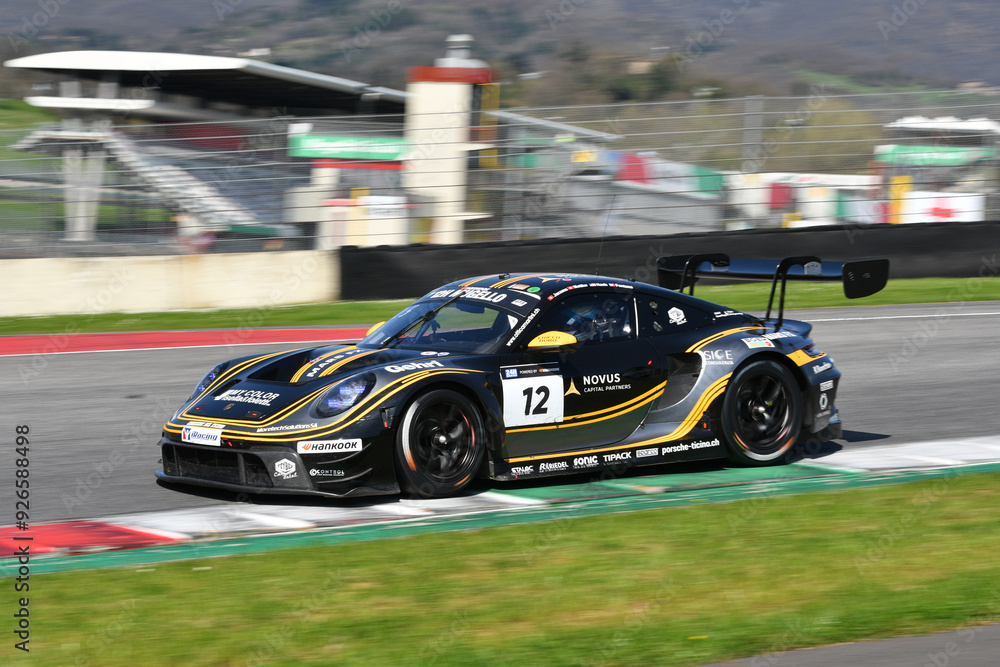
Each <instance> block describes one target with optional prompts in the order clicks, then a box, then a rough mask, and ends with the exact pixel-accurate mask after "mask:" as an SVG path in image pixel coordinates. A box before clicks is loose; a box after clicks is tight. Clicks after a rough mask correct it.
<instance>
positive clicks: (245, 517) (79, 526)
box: [0, 491, 546, 555]
mask: <svg viewBox="0 0 1000 667" xmlns="http://www.w3.org/2000/svg"><path fill="white" fill-rule="evenodd" d="M544 504H546V503H545V501H541V500H534V499H531V498H520V497H517V496H511V495H506V494H502V493H495V492H492V491H486V492H483V493H477V494H470V495H466V496H458V497H455V498H440V499H434V500H412V499H401V498H390V499H379V500H378V501H375V502H369V503H364V504H361V503H358V504H352V505H349V506H342V507H332V506H326V507H324V506H312V505H251V504H247V503H232V504H230V505H213V506H209V507H197V508H191V509H180V510H165V511H160V512H142V513H137V514H125V515H121V516H113V517H105V518H99V519H94V520H86V521H69V522H64V523H53V524H39V525H33V526H32V527H31V532H30V535H31V537H32V542H31V553H32V554H60V555H73V554H81V553H93V552H97V551H111V550H115V549H134V548H139V547H151V546H160V545H165V544H171V543H177V542H188V541H192V540H213V539H223V538H227V537H250V536H255V535H266V534H270V533H286V532H290V531H300V530H311V529H316V528H346V527H351V526H359V525H374V524H379V523H384V522H389V521H397V522H398V521H420V520H425V519H428V518H432V517H433V518H436V517H442V516H459V515H467V514H478V513H482V512H495V511H499V510H509V509H514V508H517V507H525V506H537V505H544ZM25 534H26V533H24V532H23V531H20V530H17V529H16V528H15V527H13V526H10V527H4V528H0V550H2V551H0V553H5V554H16V553H17V548H16V547H17V545H18V544H21V545H23V544H24V542H21V541H18V540H16V539H15V538H17V537H24V536H25Z"/></svg>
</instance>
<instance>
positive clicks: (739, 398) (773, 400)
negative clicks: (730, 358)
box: [720, 359, 802, 466]
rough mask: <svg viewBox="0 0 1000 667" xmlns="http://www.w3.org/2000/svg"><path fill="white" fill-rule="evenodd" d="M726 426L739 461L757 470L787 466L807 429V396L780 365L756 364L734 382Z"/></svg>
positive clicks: (725, 407)
mask: <svg viewBox="0 0 1000 667" xmlns="http://www.w3.org/2000/svg"><path fill="white" fill-rule="evenodd" d="M720 422H721V424H722V435H723V437H724V439H725V443H726V449H727V450H728V451H729V458H731V459H732V460H733V461H736V462H737V463H741V464H744V465H754V466H761V465H772V464H776V463H781V462H782V461H783V460H784V457H785V455H786V454H787V453H788V451H789V450H790V449H791V448H792V445H794V444H795V439H796V437H797V435H798V433H799V430H800V428H801V427H802V393H801V392H800V391H799V387H798V384H797V383H796V382H795V378H794V377H793V376H792V374H791V372H790V371H789V370H788V369H787V368H785V367H784V366H782V365H781V364H780V363H778V362H776V361H771V360H769V359H765V360H762V361H755V362H753V363H751V364H748V365H746V366H744V367H743V368H741V369H740V370H738V371H737V372H736V374H735V375H734V376H733V378H732V380H730V382H729V386H728V387H727V388H726V394H725V396H724V397H723V399H722V408H721V414H720Z"/></svg>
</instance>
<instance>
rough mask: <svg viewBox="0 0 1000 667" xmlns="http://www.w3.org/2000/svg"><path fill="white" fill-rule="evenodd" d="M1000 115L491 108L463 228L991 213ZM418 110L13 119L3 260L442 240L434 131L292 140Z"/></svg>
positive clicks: (653, 229) (733, 102)
mask: <svg viewBox="0 0 1000 667" xmlns="http://www.w3.org/2000/svg"><path fill="white" fill-rule="evenodd" d="M914 117H920V118H921V119H915V118H914ZM996 118H1000V97H997V96H994V91H990V90H985V91H939V92H914V93H897V94H891V95H889V94H877V95H831V94H828V93H827V92H826V91H825V90H824V89H823V88H821V87H817V88H814V90H813V91H812V94H811V95H809V96H807V97H796V98H763V97H753V98H743V99H727V100H714V99H694V100H685V101H673V102H660V103H647V104H628V105H601V106H577V107H550V108H533V109H508V110H505V112H504V113H503V114H500V115H498V117H492V118H491V117H489V114H487V113H486V112H483V113H480V114H474V117H473V123H474V126H473V127H471V128H470V130H469V133H468V135H469V136H468V141H469V142H470V144H469V152H468V160H466V161H464V164H463V165H462V166H461V169H462V170H463V172H464V178H465V182H466V188H465V199H464V201H463V202H459V203H460V204H461V206H460V207H459V208H460V209H461V210H462V211H463V213H462V214H461V215H462V220H463V225H464V232H463V237H462V238H463V240H464V241H467V242H474V241H497V240H516V239H531V238H545V237H565V238H581V237H594V236H602V235H646V234H657V235H662V234H672V233H683V232H704V231H713V230H722V229H734V228H750V227H776V226H806V225H822V224H838V223H840V224H842V223H883V222H886V223H919V222H929V221H952V222H956V224H958V223H960V222H964V221H972V220H984V219H985V220H991V219H995V218H996V216H997V213H998V208H1000V200H998V197H997V192H998V185H1000V177H998V169H997V166H998V164H1000V158H998V145H997V144H998V140H1000V124H997V123H995V122H993V121H992V120H991V119H996ZM904 119H905V120H904ZM976 119H980V120H976ZM404 123H405V120H404V118H403V117H386V116H378V117H376V116H370V117H337V118H289V117H274V118H266V119H259V120H245V121H231V122H230V121H227V122H214V123H169V124H137V123H129V124H121V125H111V124H110V123H106V122H104V123H102V122H100V121H90V120H88V121H86V122H83V121H65V122H63V123H61V124H55V125H51V126H47V127H38V128H30V129H25V130H21V131H8V132H3V133H0V257H31V256H54V255H88V254H89V255H109V254H157V253H190V252H208V251H229V250H269V249H279V248H281V249H296V248H314V247H323V248H329V247H337V246H339V245H343V244H352V245H379V244H385V243H393V244H395V243H400V242H404V243H407V242H408V243H415V242H429V241H433V240H434V237H433V228H434V225H435V217H436V216H437V215H438V213H437V211H438V210H439V204H440V203H441V202H440V196H441V195H440V191H438V190H437V189H436V188H435V187H434V186H433V185H426V184H424V185H420V184H417V185H414V181H412V180H410V179H409V176H408V174H407V169H408V165H409V164H412V163H411V162H410V161H411V160H412V159H413V158H414V157H415V156H416V157H419V158H420V159H422V160H423V161H424V163H425V167H424V168H425V170H426V169H427V167H426V164H427V163H429V164H430V165H431V166H430V169H431V171H433V170H434V169H435V167H434V164H435V162H434V161H435V159H436V158H435V155H436V151H435V148H436V147H435V146H434V145H433V144H428V145H414V144H412V143H410V144H405V150H404V151H403V154H401V155H398V156H395V157H394V158H393V159H391V160H378V159H373V158H371V157H370V156H369V157H360V158H359V157H354V158H345V159H340V158H338V159H333V160H330V159H324V158H322V157H309V156H304V155H302V154H301V152H299V153H298V154H295V151H290V149H289V146H290V142H291V141H292V139H291V138H292V137H295V136H298V135H301V134H302V133H307V134H309V135H312V136H320V137H323V136H326V137H339V138H341V139H342V138H344V137H348V138H349V137H356V138H358V139H359V141H369V142H370V141H372V140H375V139H387V140H393V141H397V142H400V141H401V139H402V138H403V137H404V131H403V128H404ZM584 130H586V131H584ZM400 145H403V144H400ZM445 162H446V161H445V160H443V159H442V160H441V162H440V165H441V166H440V168H441V169H442V170H443V169H444V168H445V166H444V165H445ZM448 164H449V165H453V164H454V162H453V161H452V162H448ZM393 165H395V166H393ZM449 168H454V167H449ZM433 180H434V179H433V178H431V179H429V180H427V179H425V180H424V181H422V182H423V183H428V182H430V183H432V182H433ZM451 210H454V207H452V209H451ZM449 215H454V214H453V213H452V214H449Z"/></svg>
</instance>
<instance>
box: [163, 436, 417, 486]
mask: <svg viewBox="0 0 1000 667" xmlns="http://www.w3.org/2000/svg"><path fill="white" fill-rule="evenodd" d="M159 444H160V451H161V455H162V461H163V469H162V470H158V471H156V477H157V479H159V480H161V481H163V482H169V483H174V484H190V485H194V486H207V487H212V488H218V489H226V490H229V491H238V492H243V493H250V494H281V495H313V496H324V497H332V498H347V497H354V496H366V495H384V494H392V493H399V485H398V484H397V482H396V479H395V474H394V472H393V468H392V463H391V460H390V461H389V465H388V468H386V467H385V466H375V465H371V459H372V458H373V455H374V453H375V452H374V451H372V450H369V451H367V452H363V453H362V454H363V455H361V456H356V457H348V458H349V460H341V461H324V460H317V459H319V458H321V459H326V458H329V457H328V456H322V457H317V456H311V457H306V458H308V459H309V460H304V459H303V456H302V455H300V454H297V453H296V452H295V450H294V449H291V448H287V447H281V446H266V447H254V448H253V449H220V448H218V447H209V446H204V445H195V444H190V443H179V442H176V441H173V440H170V439H167V438H163V439H161V440H160V443H159ZM373 449H374V448H373Z"/></svg>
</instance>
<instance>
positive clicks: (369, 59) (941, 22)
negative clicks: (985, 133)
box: [0, 0, 1000, 104]
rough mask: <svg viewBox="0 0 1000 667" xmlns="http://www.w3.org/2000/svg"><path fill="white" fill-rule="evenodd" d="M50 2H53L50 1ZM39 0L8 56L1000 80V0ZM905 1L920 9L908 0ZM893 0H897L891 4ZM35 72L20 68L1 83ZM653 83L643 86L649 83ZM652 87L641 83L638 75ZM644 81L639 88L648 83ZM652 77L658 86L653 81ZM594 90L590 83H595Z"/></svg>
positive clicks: (613, 92)
mask: <svg viewBox="0 0 1000 667" xmlns="http://www.w3.org/2000/svg"><path fill="white" fill-rule="evenodd" d="M42 4H44V3H42ZM51 4H52V6H53V7H55V8H56V9H55V10H50V12H52V13H53V15H52V16H48V15H44V14H40V13H39V7H40V6H41V5H40V4H39V3H37V2H35V0H12V1H10V2H6V3H4V4H3V5H0V30H2V32H3V33H4V34H5V35H6V36H7V39H5V40H0V57H3V59H5V60H6V59H8V58H11V57H15V56H18V55H26V54H28V53H37V52H44V51H55V50H67V49H79V48H112V49H137V50H167V51H180V52H188V53H204V54H219V55H235V54H237V53H240V52H245V51H248V50H250V49H255V48H256V49H259V48H270V49H271V50H272V55H271V56H270V57H269V59H270V60H272V61H273V62H277V63H281V64H286V65H290V66H294V67H302V68H307V69H313V70H317V71H322V72H326V73H330V74H335V75H339V76H346V77H351V78H358V79H361V80H366V81H374V82H378V83H380V84H383V85H390V86H402V85H403V84H404V68H405V66H407V65H412V64H429V63H431V62H432V60H433V59H434V58H435V57H437V56H440V55H441V54H442V50H443V40H444V38H445V37H446V36H447V35H448V34H452V33H459V32H467V33H471V34H473V35H474V36H475V37H476V39H477V47H476V49H477V51H476V56H477V57H480V58H482V59H484V60H487V61H489V62H490V63H491V64H492V65H494V66H495V67H497V68H498V69H499V70H500V71H501V73H502V74H503V75H504V76H505V77H507V78H511V79H512V78H513V77H514V75H515V74H519V73H527V72H536V71H544V72H546V73H547V74H546V76H545V81H546V83H545V84H544V85H535V86H529V85H525V86H523V87H522V88H521V89H520V90H515V91H513V94H514V97H515V98H516V99H517V101H518V102H522V103H531V104H544V103H547V102H549V103H563V102H571V101H577V102H579V101H614V100H616V99H645V98H650V97H655V98H659V97H666V96H670V95H674V96H683V95H685V94H687V92H688V91H687V90H686V88H689V87H690V86H693V85H704V84H706V83H708V84H711V83H713V82H716V81H717V82H722V85H721V88H722V89H723V91H722V92H723V93H725V94H747V93H748V92H764V93H774V94H783V93H789V92H800V91H801V90H803V89H804V88H803V87H804V86H807V84H808V83H809V81H810V80H811V78H812V77H814V76H815V75H816V73H827V74H837V75H842V76H845V77H847V79H849V80H850V81H851V82H853V83H856V84H858V85H862V86H875V87H879V86H892V87H900V86H909V85H930V86H949V85H953V84H955V83H957V82H960V81H967V80H986V81H991V82H1000V76H998V75H997V74H996V71H995V67H994V63H995V62H996V61H997V60H998V59H1000V43H998V42H997V41H996V40H995V39H992V37H993V33H995V32H996V28H997V27H998V26H1000V3H997V2H995V1H993V0H951V1H949V2H924V1H923V0H913V2H912V3H910V2H908V3H896V4H893V3H890V2H886V3H871V2H869V1H868V0H842V1H841V2H839V3H830V2H829V1H828V0H709V1H705V0H545V1H543V2H535V1H534V0H494V1H493V2H489V3H486V2H470V3H462V4H459V3H450V4H446V3H438V2H430V1H428V0H271V1H266V0H211V2H209V1H208V0H175V1H174V2H171V3H163V2H153V1H152V0H89V1H88V2H87V3H66V4H65V5H63V4H60V3H57V2H52V3H51ZM902 5H906V7H907V8H908V9H910V10H911V12H912V13H911V14H907V13H906V12H905V11H904V10H903V9H902ZM893 7H897V8H898V9H897V10H896V12H895V13H894V12H893ZM635 58H647V59H651V60H653V61H656V60H660V61H661V62H662V61H663V59H664V58H672V59H670V60H669V61H668V62H669V63H670V64H672V65H675V66H676V67H674V68H673V69H674V70H675V71H670V72H668V71H666V70H663V71H661V72H660V74H661V75H662V77H660V78H661V79H663V77H665V79H664V80H659V79H658V81H659V83H658V84H657V85H652V86H651V87H650V86H648V85H647V84H648V82H645V83H644V82H639V83H635V85H633V84H632V83H629V82H628V81H624V82H623V81H617V82H615V81H614V80H615V79H616V78H617V79H621V77H620V73H621V71H622V69H623V68H624V65H623V60H624V59H635ZM19 85H21V86H23V79H22V80H20V81H19V80H18V79H16V78H15V77H13V76H12V75H11V74H9V73H7V74H5V75H4V76H3V79H2V80H0V86H3V88H6V89H8V90H3V89H0V96H2V95H5V94H6V95H9V94H12V93H14V94H16V93H17V92H18V91H17V88H18V86H19ZM643 86H645V88H643ZM637 87H638V88H637ZM639 88H642V90H641V91H639V92H636V91H637V90H638V89H639ZM647 88H648V89H647ZM588 91H589V92H588Z"/></svg>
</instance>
